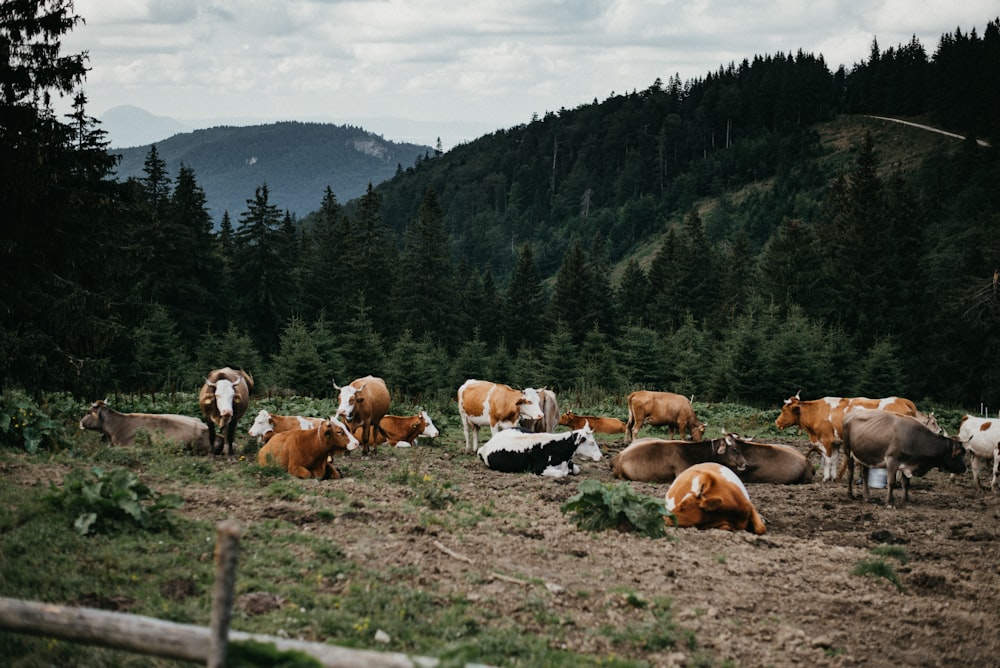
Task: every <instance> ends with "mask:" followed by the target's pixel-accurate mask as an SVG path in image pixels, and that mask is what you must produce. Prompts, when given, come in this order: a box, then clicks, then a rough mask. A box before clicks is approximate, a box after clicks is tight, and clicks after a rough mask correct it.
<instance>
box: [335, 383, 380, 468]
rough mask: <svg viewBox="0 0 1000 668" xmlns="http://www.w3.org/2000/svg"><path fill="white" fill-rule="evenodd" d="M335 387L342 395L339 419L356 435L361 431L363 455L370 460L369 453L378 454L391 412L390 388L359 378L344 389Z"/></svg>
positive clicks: (338, 413)
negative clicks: (382, 426)
mask: <svg viewBox="0 0 1000 668" xmlns="http://www.w3.org/2000/svg"><path fill="white" fill-rule="evenodd" d="M333 386H334V387H335V388H336V389H337V390H339V391H340V405H339V406H338V407H337V417H343V418H344V420H345V421H346V422H347V425H348V426H349V427H350V428H351V431H352V432H353V431H354V430H356V429H358V428H359V427H360V428H361V438H360V439H359V440H360V441H361V452H362V456H364V457H367V456H368V449H369V448H371V449H372V450H375V449H376V447H377V445H378V443H377V441H376V438H377V435H378V433H379V430H380V427H379V424H380V423H381V422H382V418H383V417H384V416H385V414H386V413H388V412H389V402H390V397H389V388H387V387H386V386H385V381H384V380H382V379H381V378H376V377H375V376H365V377H363V378H356V379H354V380H352V381H351V382H350V383H349V384H348V385H345V386H344V387H340V386H339V385H337V383H336V382H334V383H333Z"/></svg>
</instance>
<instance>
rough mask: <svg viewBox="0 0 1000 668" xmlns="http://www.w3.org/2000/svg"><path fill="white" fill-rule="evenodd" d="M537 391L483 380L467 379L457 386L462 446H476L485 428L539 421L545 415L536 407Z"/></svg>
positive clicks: (508, 426) (473, 447) (498, 427)
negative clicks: (516, 388) (463, 444)
mask: <svg viewBox="0 0 1000 668" xmlns="http://www.w3.org/2000/svg"><path fill="white" fill-rule="evenodd" d="M540 401H541V400H540V398H539V396H538V390H536V389H534V388H530V387H528V388H525V389H523V390H515V389H514V388H512V387H510V386H508V385H501V384H500V383H491V382H489V381H486V380H475V379H471V378H470V379H469V380H467V381H465V382H464V383H462V386H461V387H460V388H458V414H459V416H460V417H461V418H462V430H463V431H464V432H465V449H466V451H468V450H473V451H476V450H478V449H479V429H480V428H481V427H489V428H490V433H491V434H493V435H496V433H497V432H498V431H500V430H502V429H510V428H512V427H516V426H517V424H518V422H520V421H521V420H541V419H543V418H544V417H545V416H544V414H543V413H542V409H541V406H540Z"/></svg>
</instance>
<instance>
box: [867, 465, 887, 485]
mask: <svg viewBox="0 0 1000 668" xmlns="http://www.w3.org/2000/svg"><path fill="white" fill-rule="evenodd" d="M888 480H889V471H888V470H886V469H868V486H869V487H871V488H873V489H884V488H885V484H886V482H887V481H888Z"/></svg>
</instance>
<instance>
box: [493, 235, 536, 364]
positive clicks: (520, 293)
mask: <svg viewBox="0 0 1000 668" xmlns="http://www.w3.org/2000/svg"><path fill="white" fill-rule="evenodd" d="M545 306H546V304H545V293H544V291H543V289H542V279H541V276H539V274H538V267H537V266H536V265H535V254H534V252H533V251H532V250H531V246H529V245H527V244H525V245H523V246H521V251H520V253H519V254H518V261H517V266H516V267H515V269H514V274H513V275H512V276H511V279H510V283H509V284H508V285H507V290H506V291H505V292H504V297H503V305H502V312H503V317H502V318H501V322H502V326H503V332H504V338H505V340H506V341H507V346H508V350H511V351H513V350H517V349H519V348H521V347H522V346H525V345H527V346H533V345H537V344H538V343H539V339H540V338H541V335H542V333H543V332H544V331H545V328H544V323H545V322H546V319H545Z"/></svg>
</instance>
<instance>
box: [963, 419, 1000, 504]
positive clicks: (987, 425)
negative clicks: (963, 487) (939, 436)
mask: <svg viewBox="0 0 1000 668" xmlns="http://www.w3.org/2000/svg"><path fill="white" fill-rule="evenodd" d="M958 440H960V441H961V442H962V445H963V446H965V449H966V450H968V451H969V454H970V455H972V482H973V483H975V485H976V487H980V488H981V487H982V484H981V483H980V481H979V468H980V466H982V462H983V461H986V462H990V463H992V465H993V480H992V481H991V482H990V489H992V490H993V491H994V492H995V491H997V475H998V474H1000V470H998V469H1000V420H996V419H992V418H981V417H975V416H973V415H966V416H964V417H963V418H962V423H961V424H960V425H959V428H958Z"/></svg>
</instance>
